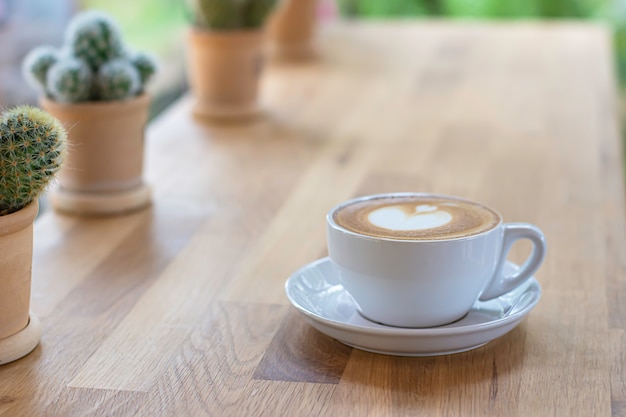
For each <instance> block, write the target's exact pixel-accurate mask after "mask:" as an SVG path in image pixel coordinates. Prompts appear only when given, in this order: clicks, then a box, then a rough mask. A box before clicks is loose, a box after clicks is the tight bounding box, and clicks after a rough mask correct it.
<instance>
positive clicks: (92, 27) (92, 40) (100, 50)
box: [65, 10, 124, 72]
mask: <svg viewBox="0 0 626 417" xmlns="http://www.w3.org/2000/svg"><path fill="white" fill-rule="evenodd" d="M65 43H66V45H67V46H68V48H69V49H70V51H71V53H72V55H73V56H75V57H76V58H80V59H82V60H84V61H85V62H86V63H87V64H89V66H90V67H91V69H92V70H93V71H94V72H95V71H97V70H98V68H100V67H101V66H102V65H103V64H104V63H105V62H107V61H111V60H113V59H116V58H121V57H122V56H124V46H123V44H122V37H121V35H120V30H119V28H118V26H117V23H115V21H114V20H113V19H112V18H111V17H109V16H108V15H106V14H104V13H102V12H99V11H97V10H89V11H86V12H84V13H80V14H78V15H76V16H75V17H74V19H72V21H71V22H70V23H69V25H68V27H67V30H66V32H65Z"/></svg>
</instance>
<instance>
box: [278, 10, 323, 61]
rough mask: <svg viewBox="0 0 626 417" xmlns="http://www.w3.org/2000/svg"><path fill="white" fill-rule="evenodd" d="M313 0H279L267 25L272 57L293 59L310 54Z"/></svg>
mask: <svg viewBox="0 0 626 417" xmlns="http://www.w3.org/2000/svg"><path fill="white" fill-rule="evenodd" d="M316 12H317V0H283V1H282V2H281V3H280V4H279V6H278V7H276V10H275V11H274V13H272V16H271V17H270V19H269V21H268V25H267V32H268V41H269V42H268V46H269V52H270V54H271V56H272V57H274V58H276V59H279V60H287V61H296V60H307V59H310V58H313V57H314V55H315V53H314V46H313V41H314V35H315V26H316V25H315V22H316Z"/></svg>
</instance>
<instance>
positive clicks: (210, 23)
mask: <svg viewBox="0 0 626 417" xmlns="http://www.w3.org/2000/svg"><path fill="white" fill-rule="evenodd" d="M191 2H192V8H191V10H192V13H193V19H194V23H195V25H196V26H198V27H201V28H205V29H210V30H237V29H258V28H261V27H262V26H263V24H264V23H265V20H266V19H267V17H268V16H269V14H270V13H271V12H272V10H273V8H274V6H275V5H276V3H277V0H240V1H233V0H191Z"/></svg>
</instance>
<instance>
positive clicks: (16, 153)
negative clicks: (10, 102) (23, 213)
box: [0, 106, 67, 215]
mask: <svg viewBox="0 0 626 417" xmlns="http://www.w3.org/2000/svg"><path fill="white" fill-rule="evenodd" d="M66 137H67V135H66V132H65V129H64V128H63V126H62V125H61V123H60V122H59V121H58V120H57V119H55V118H54V117H52V116H51V115H49V114H48V113H46V112H44V111H43V110H40V109H37V108H34V107H29V106H20V107H16V108H14V109H11V110H8V111H6V112H5V113H3V114H2V115H1V116H0V215H5V214H9V213H13V212H15V211H17V210H20V209H21V208H23V207H25V206H26V205H28V204H29V203H30V202H31V201H33V200H35V199H36V198H37V197H39V195H40V194H41V193H42V192H43V191H44V189H45V188H46V186H47V185H48V184H49V183H50V180H52V178H53V177H54V175H55V174H56V173H57V171H58V170H59V168H60V167H61V164H62V163H63V161H64V160H65V154H66Z"/></svg>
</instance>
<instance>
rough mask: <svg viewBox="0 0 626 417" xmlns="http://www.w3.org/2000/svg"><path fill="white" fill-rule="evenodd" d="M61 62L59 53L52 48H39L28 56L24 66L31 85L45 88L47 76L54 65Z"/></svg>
mask: <svg viewBox="0 0 626 417" xmlns="http://www.w3.org/2000/svg"><path fill="white" fill-rule="evenodd" d="M58 60H59V52H58V51H57V50H56V48H54V47H52V46H39V47H37V48H35V49H33V50H32V51H30V52H29V53H28V55H26V57H25V58H24V62H23V64H22V69H23V71H24V73H25V74H26V75H27V76H28V77H29V82H30V83H31V84H34V85H37V86H39V87H41V88H44V87H45V85H46V74H47V73H48V70H49V69H50V67H51V66H52V65H54V64H55V63H56V62H57V61H58Z"/></svg>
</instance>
